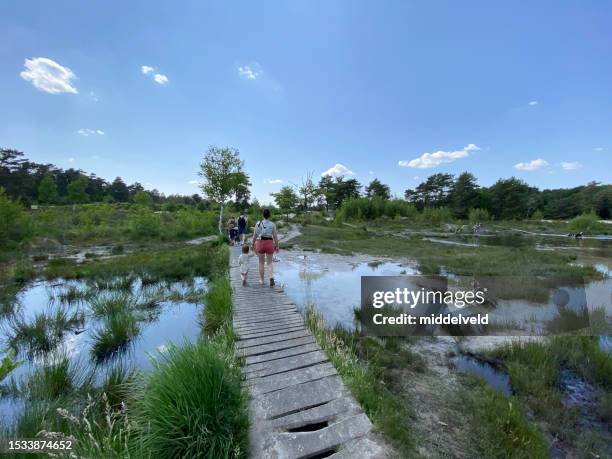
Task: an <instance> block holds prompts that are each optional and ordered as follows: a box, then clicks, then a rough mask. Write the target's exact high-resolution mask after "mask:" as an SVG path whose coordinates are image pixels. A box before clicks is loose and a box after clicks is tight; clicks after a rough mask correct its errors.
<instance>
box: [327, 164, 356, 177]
mask: <svg viewBox="0 0 612 459" xmlns="http://www.w3.org/2000/svg"><path fill="white" fill-rule="evenodd" d="M326 175H329V176H332V177H342V176H345V175H355V174H354V173H353V171H352V170H350V169H349V168H348V167H346V166H345V165H343V164H339V163H338V164H336V165H335V166H334V167H330V168H329V169H327V170H326V171H325V172H321V177H325V176H326Z"/></svg>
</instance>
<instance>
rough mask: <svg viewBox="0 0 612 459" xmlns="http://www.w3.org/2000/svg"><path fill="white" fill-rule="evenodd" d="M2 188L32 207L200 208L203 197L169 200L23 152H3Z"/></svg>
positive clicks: (0, 166) (154, 192)
mask: <svg viewBox="0 0 612 459" xmlns="http://www.w3.org/2000/svg"><path fill="white" fill-rule="evenodd" d="M0 188H3V189H4V192H5V193H6V195H7V196H9V197H10V198H11V199H13V200H19V201H21V203H22V204H24V205H31V204H82V203H88V202H89V203H96V202H106V203H113V202H136V203H140V204H150V203H174V204H198V203H200V202H201V201H202V198H201V197H200V195H199V194H193V195H191V196H182V195H170V196H165V195H164V194H163V193H160V192H159V191H158V190H156V189H153V190H147V189H145V187H144V186H143V185H142V184H140V183H138V182H136V183H133V184H129V185H128V184H126V183H125V182H124V181H123V179H122V178H121V177H117V178H115V179H114V180H113V181H112V182H108V181H106V180H105V179H103V178H101V177H98V176H96V174H87V173H85V172H84V171H82V170H80V169H74V168H70V169H61V168H59V167H57V166H55V165H53V164H41V163H36V162H33V161H30V160H28V159H27V158H26V157H25V155H24V153H23V152H20V151H17V150H12V149H4V148H3V149H0Z"/></svg>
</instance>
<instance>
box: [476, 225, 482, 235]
mask: <svg viewBox="0 0 612 459" xmlns="http://www.w3.org/2000/svg"><path fill="white" fill-rule="evenodd" d="M481 232H482V225H481V224H480V222H478V223H476V224H475V225H474V234H475V235H476V236H480V233H481Z"/></svg>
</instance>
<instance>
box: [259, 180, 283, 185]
mask: <svg viewBox="0 0 612 459" xmlns="http://www.w3.org/2000/svg"><path fill="white" fill-rule="evenodd" d="M264 183H266V184H268V185H279V184H281V183H284V180H282V179H265V180H264Z"/></svg>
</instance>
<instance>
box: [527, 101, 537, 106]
mask: <svg viewBox="0 0 612 459" xmlns="http://www.w3.org/2000/svg"><path fill="white" fill-rule="evenodd" d="M538 103H539V102H538V101H537V100H532V101H531V102H529V105H531V106H532V107H533V106H535V105H538Z"/></svg>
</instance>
